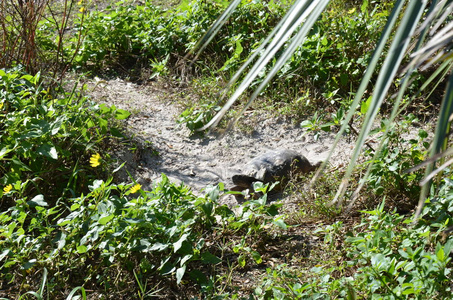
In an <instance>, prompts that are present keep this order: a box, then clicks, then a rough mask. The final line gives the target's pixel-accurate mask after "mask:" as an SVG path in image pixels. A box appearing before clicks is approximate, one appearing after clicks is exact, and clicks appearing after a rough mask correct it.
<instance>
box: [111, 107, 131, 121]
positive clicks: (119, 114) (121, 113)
mask: <svg viewBox="0 0 453 300" xmlns="http://www.w3.org/2000/svg"><path fill="white" fill-rule="evenodd" d="M130 115H131V113H130V112H128V111H127V110H124V109H117V110H116V111H115V119H117V120H124V119H127V118H128V117H129V116H130Z"/></svg>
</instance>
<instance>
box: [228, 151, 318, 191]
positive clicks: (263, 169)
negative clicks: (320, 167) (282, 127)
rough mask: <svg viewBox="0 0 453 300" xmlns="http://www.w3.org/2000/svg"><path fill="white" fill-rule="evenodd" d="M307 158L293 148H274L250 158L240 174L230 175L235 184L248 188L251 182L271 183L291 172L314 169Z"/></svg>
mask: <svg viewBox="0 0 453 300" xmlns="http://www.w3.org/2000/svg"><path fill="white" fill-rule="evenodd" d="M316 167H317V165H312V164H311V163H310V162H309V161H308V159H307V158H306V157H305V156H303V155H301V154H299V153H297V152H296V151H293V150H287V149H284V150H274V151H270V152H267V153H265V154H263V155H261V156H258V157H256V158H254V159H253V160H251V161H250V162H249V163H248V164H247V165H246V166H245V167H244V172H243V173H242V174H238V175H234V176H233V177H232V179H233V183H234V184H235V185H236V186H239V187H244V188H249V187H250V186H251V184H252V183H253V182H256V181H261V182H263V183H272V182H275V181H281V180H284V179H285V178H288V177H289V176H290V175H291V173H292V172H296V173H308V172H310V171H313V170H314V169H316Z"/></svg>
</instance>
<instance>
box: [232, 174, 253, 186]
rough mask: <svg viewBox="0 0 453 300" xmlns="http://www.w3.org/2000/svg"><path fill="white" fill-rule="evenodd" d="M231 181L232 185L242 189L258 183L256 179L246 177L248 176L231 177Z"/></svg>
mask: <svg viewBox="0 0 453 300" xmlns="http://www.w3.org/2000/svg"><path fill="white" fill-rule="evenodd" d="M231 179H232V180H233V183H234V184H235V185H237V186H240V187H244V188H249V187H250V186H251V185H252V184H253V183H254V182H256V181H260V180H258V179H256V178H255V177H252V176H248V175H242V174H239V175H233V177H232V178H231Z"/></svg>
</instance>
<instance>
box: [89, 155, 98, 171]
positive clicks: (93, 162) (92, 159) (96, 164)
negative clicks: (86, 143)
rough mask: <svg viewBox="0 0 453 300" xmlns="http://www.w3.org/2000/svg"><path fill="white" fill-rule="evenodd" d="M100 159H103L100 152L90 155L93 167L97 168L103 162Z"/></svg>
mask: <svg viewBox="0 0 453 300" xmlns="http://www.w3.org/2000/svg"><path fill="white" fill-rule="evenodd" d="M100 159H101V155H100V154H99V153H96V154H93V155H92V156H91V157H90V165H91V166H92V167H93V168H96V167H97V166H99V165H100V164H101V162H100V161H99V160H100Z"/></svg>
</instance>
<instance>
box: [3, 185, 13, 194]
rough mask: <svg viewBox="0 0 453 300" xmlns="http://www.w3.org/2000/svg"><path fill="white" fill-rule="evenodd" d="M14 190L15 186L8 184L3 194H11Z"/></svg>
mask: <svg viewBox="0 0 453 300" xmlns="http://www.w3.org/2000/svg"><path fill="white" fill-rule="evenodd" d="M12 189H13V186H12V185H11V184H8V185H7V186H5V187H4V188H3V193H5V194H8V193H9V192H11V190H12Z"/></svg>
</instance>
